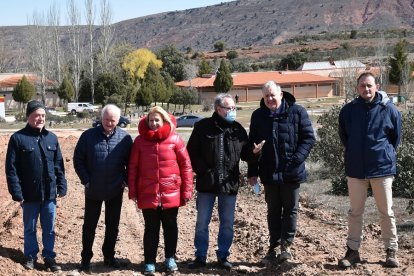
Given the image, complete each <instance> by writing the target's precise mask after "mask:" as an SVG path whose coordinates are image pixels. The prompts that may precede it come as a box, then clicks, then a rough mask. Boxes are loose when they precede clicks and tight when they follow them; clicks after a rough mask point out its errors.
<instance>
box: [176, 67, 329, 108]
mask: <svg viewBox="0 0 414 276" xmlns="http://www.w3.org/2000/svg"><path fill="white" fill-rule="evenodd" d="M232 77H233V87H232V89H231V91H229V93H230V94H232V95H233V96H236V95H237V96H238V99H239V101H241V102H248V101H258V100H260V99H261V97H262V92H261V89H262V86H263V84H265V83H266V82H267V81H270V80H273V81H275V82H276V83H278V84H279V85H280V86H281V87H282V90H284V91H288V92H290V93H292V94H293V95H294V96H295V97H296V99H305V98H320V97H331V96H334V95H337V93H336V92H335V87H336V86H335V84H336V79H335V78H331V77H326V76H320V75H315V74H310V73H305V72H299V71H267V72H243V73H232ZM214 80H215V75H207V76H205V77H199V78H195V79H192V80H191V81H188V80H185V81H181V82H177V83H176V85H177V86H178V87H182V88H184V87H190V86H191V87H193V88H195V89H197V91H198V92H199V93H200V100H201V102H203V101H205V100H212V99H213V98H214V97H215V95H216V91H215V90H214Z"/></svg>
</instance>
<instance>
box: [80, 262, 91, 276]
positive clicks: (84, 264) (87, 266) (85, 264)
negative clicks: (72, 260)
mask: <svg viewBox="0 0 414 276" xmlns="http://www.w3.org/2000/svg"><path fill="white" fill-rule="evenodd" d="M82 271H83V272H85V273H88V274H89V273H91V261H85V260H82V262H81V264H80V266H79V272H82Z"/></svg>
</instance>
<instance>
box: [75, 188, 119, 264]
mask: <svg viewBox="0 0 414 276" xmlns="http://www.w3.org/2000/svg"><path fill="white" fill-rule="evenodd" d="M122 195H123V193H122V192H121V193H120V194H118V195H116V196H115V197H114V198H112V199H110V200H105V201H102V200H93V199H88V198H85V215H84V221H83V228H82V230H83V231H82V253H81V256H82V260H83V261H90V260H91V259H92V256H93V252H92V246H93V241H94V239H95V231H96V226H97V224H98V221H99V216H100V215H101V209H102V203H103V202H105V239H104V243H103V245H102V253H103V255H104V257H105V258H113V257H114V255H115V243H116V239H117V238H118V227H119V219H120V217H121V208H122Z"/></svg>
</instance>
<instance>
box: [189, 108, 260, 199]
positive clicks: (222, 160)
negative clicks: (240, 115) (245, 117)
mask: <svg viewBox="0 0 414 276" xmlns="http://www.w3.org/2000/svg"><path fill="white" fill-rule="evenodd" d="M187 150H188V154H189V155H190V159H191V166H192V167H193V170H194V172H195V173H196V174H197V179H196V189H197V191H198V192H203V193H214V194H228V195H236V194H237V192H238V190H239V184H240V180H239V176H240V170H239V162H240V159H241V160H244V161H247V160H251V159H254V158H255V155H254V154H253V149H252V148H251V147H249V145H248V137H247V132H246V130H245V129H244V128H243V126H242V125H241V124H239V123H238V122H233V123H228V122H226V121H225V120H224V119H223V118H222V117H220V115H218V114H217V113H216V112H214V113H213V116H212V117H211V118H204V119H202V120H201V121H199V122H198V123H197V124H196V125H195V126H194V130H193V132H192V133H191V136H190V139H189V140H188V144H187Z"/></svg>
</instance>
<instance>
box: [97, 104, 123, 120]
mask: <svg viewBox="0 0 414 276" xmlns="http://www.w3.org/2000/svg"><path fill="white" fill-rule="evenodd" d="M109 112H111V113H113V114H114V115H115V116H116V117H117V118H118V119H119V118H120V117H121V109H120V108H119V107H117V106H116V105H114V104H107V105H105V106H104V107H103V108H102V111H101V117H102V118H103V117H104V115H105V114H108V113H109Z"/></svg>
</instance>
